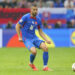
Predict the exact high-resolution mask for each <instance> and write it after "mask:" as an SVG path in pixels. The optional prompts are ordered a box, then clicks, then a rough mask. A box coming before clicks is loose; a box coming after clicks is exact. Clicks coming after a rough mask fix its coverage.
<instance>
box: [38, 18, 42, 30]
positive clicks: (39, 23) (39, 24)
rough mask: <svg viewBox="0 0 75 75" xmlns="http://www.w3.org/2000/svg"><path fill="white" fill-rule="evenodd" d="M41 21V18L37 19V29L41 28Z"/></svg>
mask: <svg viewBox="0 0 75 75" xmlns="http://www.w3.org/2000/svg"><path fill="white" fill-rule="evenodd" d="M42 26H43V25H42V21H41V19H39V21H38V29H42Z"/></svg>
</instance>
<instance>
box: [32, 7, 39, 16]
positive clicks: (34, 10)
mask: <svg viewBox="0 0 75 75" xmlns="http://www.w3.org/2000/svg"><path fill="white" fill-rule="evenodd" d="M37 12H38V8H37V7H32V8H31V14H32V15H33V16H34V17H35V16H36V15H37Z"/></svg>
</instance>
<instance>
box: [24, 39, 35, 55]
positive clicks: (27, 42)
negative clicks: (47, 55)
mask: <svg viewBox="0 0 75 75" xmlns="http://www.w3.org/2000/svg"><path fill="white" fill-rule="evenodd" d="M24 44H25V46H26V48H28V50H29V51H30V52H31V53H33V54H36V48H35V46H34V45H33V43H32V42H31V41H30V40H28V39H27V40H25V41H24Z"/></svg>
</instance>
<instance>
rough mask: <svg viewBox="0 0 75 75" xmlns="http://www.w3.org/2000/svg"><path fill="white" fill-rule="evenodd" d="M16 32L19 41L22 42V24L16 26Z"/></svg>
mask: <svg viewBox="0 0 75 75" xmlns="http://www.w3.org/2000/svg"><path fill="white" fill-rule="evenodd" d="M16 32H17V34H18V37H19V41H22V37H21V35H20V24H19V23H17V24H16Z"/></svg>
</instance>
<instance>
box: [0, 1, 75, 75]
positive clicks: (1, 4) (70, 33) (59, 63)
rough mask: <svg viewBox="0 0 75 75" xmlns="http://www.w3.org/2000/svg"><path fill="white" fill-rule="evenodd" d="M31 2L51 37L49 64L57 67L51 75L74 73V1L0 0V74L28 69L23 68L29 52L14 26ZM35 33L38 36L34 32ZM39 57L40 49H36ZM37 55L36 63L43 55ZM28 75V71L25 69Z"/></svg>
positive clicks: (21, 71)
mask: <svg viewBox="0 0 75 75" xmlns="http://www.w3.org/2000/svg"><path fill="white" fill-rule="evenodd" d="M34 3H36V4H37V5H38V15H39V17H40V18H41V20H42V23H43V28H42V29H43V31H44V32H45V33H46V34H47V35H48V39H50V40H51V44H50V45H48V46H49V47H52V48H49V49H50V50H53V51H51V53H52V54H51V56H52V59H51V60H50V62H51V63H50V64H49V66H51V67H52V68H53V69H55V70H56V71H55V72H54V73H52V72H51V75H60V74H61V75H74V73H72V72H71V65H72V63H73V62H75V0H0V75H20V74H22V75H25V74H24V71H25V70H24V69H29V67H26V68H25V67H24V66H27V62H28V59H29V58H28V57H29V56H28V54H29V52H28V51H27V49H26V50H25V48H22V47H25V46H24V44H23V43H22V42H19V41H18V36H17V34H16V31H15V25H16V23H17V22H18V20H19V19H20V18H21V17H22V16H23V15H24V14H26V13H29V12H30V7H31V5H32V4H34ZM36 34H37V35H38V33H37V32H36ZM8 47H10V48H8ZM16 47H19V48H16ZM20 47H21V48H20ZM56 47H58V48H56ZM59 47H60V48H59ZM64 47H68V48H64ZM70 47H73V48H70ZM24 53H25V54H24ZM58 54H59V55H58ZM24 56H25V57H26V58H28V59H25V58H24ZM38 56H39V58H40V56H41V52H38ZM39 58H38V59H36V61H35V62H36V63H37V62H38V61H39V62H38V63H37V64H36V65H37V66H39V64H40V62H42V61H40V60H42V58H40V60H39ZM61 58H62V59H61ZM39 68H42V66H39ZM4 71H5V72H4ZM63 71H64V72H63ZM30 73H33V72H32V71H31V72H30ZM28 74H29V71H27V72H26V75H28ZM34 74H36V73H33V75H34ZM38 74H43V75H45V74H47V75H48V74H49V73H48V72H47V73H44V72H42V73H37V75H38Z"/></svg>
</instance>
